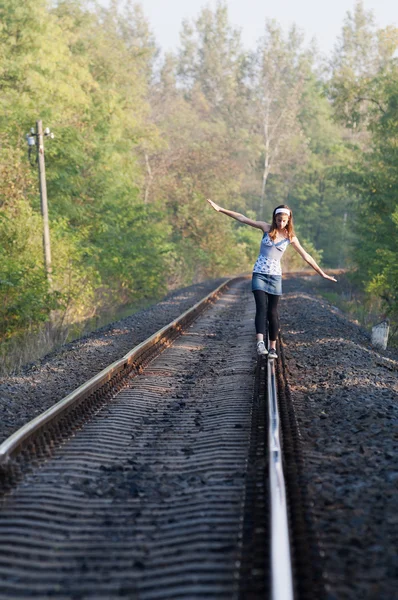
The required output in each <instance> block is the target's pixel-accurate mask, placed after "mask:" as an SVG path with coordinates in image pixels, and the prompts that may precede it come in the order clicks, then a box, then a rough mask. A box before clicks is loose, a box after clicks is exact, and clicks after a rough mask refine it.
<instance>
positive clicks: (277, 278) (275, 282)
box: [252, 273, 282, 296]
mask: <svg viewBox="0 0 398 600" xmlns="http://www.w3.org/2000/svg"><path fill="white" fill-rule="evenodd" d="M256 290H261V291H262V292H267V294H274V295H275V296H281V295H282V275H267V274H266V273H253V277H252V292H254V291H256Z"/></svg>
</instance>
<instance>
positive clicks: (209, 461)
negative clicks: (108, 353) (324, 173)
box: [0, 279, 322, 600]
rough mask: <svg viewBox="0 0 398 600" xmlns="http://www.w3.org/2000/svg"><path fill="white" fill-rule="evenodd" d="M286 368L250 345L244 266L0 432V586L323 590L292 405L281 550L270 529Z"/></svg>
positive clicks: (200, 592) (111, 595)
mask: <svg viewBox="0 0 398 600" xmlns="http://www.w3.org/2000/svg"><path fill="white" fill-rule="evenodd" d="M206 307H208V308H207V310H205V308H206ZM282 367H283V361H282V363H281V365H280V366H278V367H277V369H276V370H275V366H274V363H273V361H268V364H267V361H266V360H264V359H259V360H257V358H256V357H255V355H254V350H253V306H252V303H251V298H250V292H249V290H248V285H247V280H245V279H238V280H233V281H231V282H228V283H227V284H223V286H220V288H218V289H217V290H216V291H215V292H214V293H213V295H211V297H208V298H207V299H206V300H205V301H204V302H203V303H199V305H196V306H195V307H194V309H193V310H192V311H187V313H184V315H182V316H181V318H180V319H178V320H177V321H175V322H173V324H171V326H170V327H168V328H164V329H163V330H161V331H160V332H158V333H157V334H155V335H154V336H152V338H150V339H149V340H148V341H147V342H144V343H143V344H140V346H138V347H137V348H136V349H134V350H133V351H131V352H130V353H129V354H128V355H126V356H125V357H123V359H121V360H120V361H117V362H116V363H114V364H113V365H111V367H110V368H109V369H107V370H105V371H103V372H102V373H100V374H99V375H98V376H97V377H96V378H94V379H93V380H90V382H88V383H87V384H85V385H84V386H81V388H79V389H78V390H77V391H76V392H74V393H73V394H71V395H70V396H68V397H67V398H66V399H65V400H63V401H61V402H60V403H58V405H56V406H55V407H53V408H52V409H50V410H49V411H46V413H44V415H43V416H41V417H39V418H37V419H35V420H34V422H32V423H31V424H29V425H28V426H26V427H25V428H22V430H20V432H19V433H17V434H15V435H14V436H11V438H9V439H8V440H6V442H5V443H4V444H2V445H1V446H0V478H1V481H2V487H3V495H2V498H1V504H0V598H1V599H3V598H4V599H8V598H10V599H11V598H19V599H22V598H43V599H44V598H59V599H65V600H66V599H68V600H69V599H72V598H73V599H83V598H84V599H85V598H87V599H88V598H90V599H94V598H95V599H97V598H98V599H105V598H106V599H116V598H137V599H140V600H141V599H142V600H152V599H153V600H155V599H165V598H186V599H187V600H191V599H194V598H215V599H216V598H225V599H234V598H236V599H239V598H241V599H257V598H273V599H274V600H282V599H283V600H289V598H292V597H293V595H295V597H297V598H316V599H317V600H319V599H320V598H321V597H322V585H321V579H322V577H321V572H320V571H319V570H318V571H317V570H316V568H314V564H317V563H316V560H317V557H316V545H315V544H314V541H313V537H312V536H311V532H310V530H309V527H308V522H307V521H308V505H306V500H305V498H304V499H303V498H302V497H300V489H299V474H300V469H301V468H302V466H301V465H300V462H298V463H297V461H296V457H297V455H298V456H299V439H298V437H297V436H296V437H294V436H293V437H292V436H291V433H290V432H291V430H292V428H293V429H294V428H295V424H294V415H292V413H291V411H290V412H289V410H290V409H289V408H286V407H285V408H284V409H283V412H282V422H283V423H284V427H285V431H284V435H283V442H284V444H283V445H284V446H286V447H287V449H288V453H289V461H291V462H292V464H291V465H290V466H289V477H288V481H287V485H286V489H285V490H284V495H286V496H287V498H288V501H289V502H288V504H289V514H288V515H286V514H285V517H282V520H283V519H284V520H285V525H286V526H287V525H288V523H289V522H290V535H291V539H290V541H289V540H288V539H287V542H286V544H287V547H285V548H284V549H283V550H282V554H280V552H281V550H280V548H279V546H280V544H278V545H277V546H278V548H276V550H275V549H274V546H275V544H274V543H272V542H270V539H271V534H272V530H273V529H274V525H273V523H274V518H275V509H274V508H273V506H274V504H273V501H272V496H270V492H269V481H272V480H273V479H274V478H275V477H274V475H273V472H272V466H273V463H274V462H276V465H277V475H276V484H277V485H276V493H277V495H279V496H280V490H281V487H280V484H281V473H282V471H281V466H282V457H281V454H280V453H279V452H280V450H278V455H277V454H276V446H275V440H276V438H277V437H278V431H279V424H278V423H276V429H275V417H274V413H271V412H270V413H269V416H268V407H267V406H268V405H267V397H268V398H269V397H271V395H272V393H274V392H275V387H274V388H273V383H274V382H275V381H276V380H278V382H279V388H280V392H281V396H282V397H283V399H284V400H283V403H284V405H285V404H286V403H287V402H288V391H287V390H286V386H285V383H284V379H283V368H282ZM267 371H268V372H267ZM267 389H268V393H267ZM272 389H274V392H272ZM271 404H272V405H273V407H274V408H276V407H277V402H276V397H275V398H274V399H273V401H272V402H271ZM268 431H269V434H268ZM268 448H270V452H269V450H268ZM270 456H271V460H270V459H269V457H270ZM276 456H277V460H276V461H274V458H275V457H276ZM298 500H299V501H298ZM282 510H283V509H282ZM288 531H289V527H286V532H287V534H288ZM280 535H281V534H280V529H279V526H278V529H277V534H276V537H277V538H278V539H280ZM275 551H276V554H275ZM290 555H291V557H292V561H293V575H294V581H293V579H292V581H291V583H290V584H288V585H287V586H286V585H283V586H282V588H281V587H280V584H279V583H278V582H280V581H283V582H286V581H287V579H288V573H289V571H290V569H289V564H288V560H290ZM280 561H284V562H283V566H282V569H280V566H281V562H280ZM273 564H274V568H272V565H273ZM278 570H279V573H277V571H278Z"/></svg>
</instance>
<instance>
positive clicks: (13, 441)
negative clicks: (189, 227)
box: [0, 277, 241, 465]
mask: <svg viewBox="0 0 398 600" xmlns="http://www.w3.org/2000/svg"><path fill="white" fill-rule="evenodd" d="M238 279H241V278H240V277H233V278H231V279H228V280H227V281H225V282H224V283H222V284H221V285H219V286H218V287H217V288H216V289H215V290H213V291H212V292H210V294H208V295H207V296H205V297H204V298H202V300H200V301H199V302H197V303H196V304H195V305H194V306H192V307H191V308H190V309H188V310H186V311H185V312H184V313H182V314H181V315H180V316H179V317H177V319H175V320H174V321H172V322H171V323H169V324H168V325H166V326H165V327H163V328H162V329H159V331H157V332H156V333H154V334H153V335H151V336H150V337H149V338H147V339H146V340H144V341H143V342H141V344H139V345H138V346H135V347H134V348H133V349H132V350H130V351H129V352H128V353H127V354H125V355H124V356H123V357H122V358H120V359H119V360H117V361H115V362H113V363H112V364H111V365H109V366H108V367H106V368H105V369H103V370H102V371H101V372H100V373H98V374H97V375H95V376H94V377H92V378H91V379H89V380H88V381H87V382H85V383H83V384H82V385H81V386H79V387H78V388H77V389H76V390H74V391H73V392H71V393H70V394H68V395H67V396H66V397H65V398H63V399H62V400H59V401H58V402H56V403H55V404H54V405H53V406H51V407H50V408H49V409H47V410H46V411H45V412H43V413H42V414H40V415H38V416H37V417H35V418H34V419H32V420H31V421H29V422H28V423H26V424H25V425H23V426H22V427H21V428H20V429H18V430H17V431H15V432H14V433H13V434H12V435H11V436H10V437H8V438H7V439H6V440H5V441H4V442H3V443H2V444H1V445H0V465H4V464H6V463H7V462H9V460H10V458H11V457H12V456H13V455H14V454H15V453H17V452H18V450H19V449H20V447H21V445H22V444H23V443H24V442H26V441H27V440H28V439H30V438H32V437H33V436H35V435H36V434H37V433H38V432H39V431H40V430H42V429H43V427H44V426H46V425H48V424H49V423H52V422H55V421H56V420H58V419H59V418H60V417H61V416H62V415H63V414H64V413H66V412H67V411H69V410H70V409H71V408H72V407H75V406H77V405H78V404H80V403H82V402H84V400H85V399H86V398H87V397H89V396H91V395H92V394H93V393H95V392H97V391H98V390H100V389H101V388H102V387H103V386H104V385H105V384H107V383H108V382H109V381H110V380H111V379H113V378H114V377H115V376H116V375H119V374H123V371H126V375H127V374H129V373H131V370H132V369H134V368H136V369H137V371H139V369H140V361H141V362H142V361H143V359H144V357H145V356H146V355H147V353H148V350H149V349H150V348H151V347H153V346H155V345H156V344H158V343H160V344H163V346H167V345H170V343H171V342H170V339H175V337H177V336H178V335H179V334H180V333H181V332H182V331H183V329H184V328H186V327H187V326H188V325H190V324H191V323H192V322H193V321H194V319H195V318H196V317H197V316H198V315H199V314H200V313H201V312H202V311H203V310H204V309H205V308H206V305H207V304H209V303H211V302H213V301H214V300H215V298H216V297H217V296H218V295H219V294H221V293H222V292H223V291H224V290H225V289H226V288H228V287H229V286H230V285H231V283H232V282H233V281H236V280H238Z"/></svg>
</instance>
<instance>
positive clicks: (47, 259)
mask: <svg viewBox="0 0 398 600" xmlns="http://www.w3.org/2000/svg"><path fill="white" fill-rule="evenodd" d="M36 140H37V163H38V166H39V184H40V203H41V214H42V217H43V250H44V264H45V269H46V276H47V281H48V283H49V285H50V287H51V285H52V278H51V247H50V227H49V224H48V205H47V184H46V167H45V164H44V138H43V123H42V121H36Z"/></svg>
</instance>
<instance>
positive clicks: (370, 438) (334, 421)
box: [280, 279, 398, 600]
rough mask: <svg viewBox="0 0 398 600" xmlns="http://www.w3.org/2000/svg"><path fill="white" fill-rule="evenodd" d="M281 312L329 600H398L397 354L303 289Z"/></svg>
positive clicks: (293, 290)
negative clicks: (374, 344)
mask: <svg viewBox="0 0 398 600" xmlns="http://www.w3.org/2000/svg"><path fill="white" fill-rule="evenodd" d="M314 283H316V279H315V280H314ZM280 313H281V329H282V340H283V344H284V351H285V358H286V365H287V370H288V372H287V380H288V383H289V386H290V392H291V397H292V401H293V404H294V408H295V412H296V416H297V420H298V424H299V427H300V431H301V440H302V449H303V456H304V462H305V471H304V484H305V486H306V492H307V496H308V497H309V498H310V499H311V501H312V502H313V505H314V508H313V511H314V516H315V523H314V525H315V529H316V534H317V537H318V540H319V545H320V549H321V552H322V553H323V554H324V564H325V571H326V580H327V589H328V596H327V598H328V600H334V599H335V600H345V599H350V600H351V599H352V600H357V599H358V598H361V599H362V600H365V599H368V600H370V599H372V600H384V599H386V600H387V599H389V600H392V599H393V598H398V593H397V589H398V578H397V573H398V569H397V566H398V564H397V542H398V517H397V512H398V511H397V509H398V506H397V483H398V472H397V424H398V407H397V398H398V378H397V370H398V360H397V355H396V354H395V355H394V353H393V352H391V351H377V350H375V349H374V348H372V346H371V344H370V339H369V335H368V334H367V332H365V331H364V330H363V329H361V328H360V327H359V326H358V325H357V324H356V323H354V322H352V321H350V320H349V319H348V318H347V317H346V316H345V315H344V314H342V313H341V312H340V311H339V310H338V309H336V308H335V307H333V306H331V305H330V304H329V303H328V302H326V301H325V300H323V299H322V298H320V297H316V296H314V289H313V284H310V283H309V284H306V283H305V282H303V281H302V280H301V281H300V280H294V279H292V280H287V281H286V282H285V284H284V296H283V299H282V302H281V306H280Z"/></svg>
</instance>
